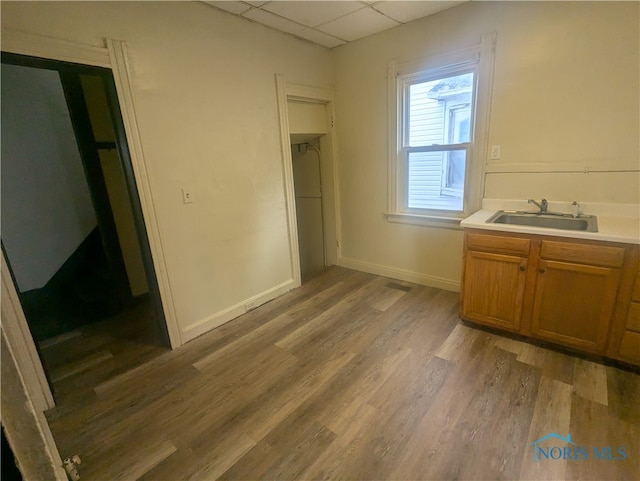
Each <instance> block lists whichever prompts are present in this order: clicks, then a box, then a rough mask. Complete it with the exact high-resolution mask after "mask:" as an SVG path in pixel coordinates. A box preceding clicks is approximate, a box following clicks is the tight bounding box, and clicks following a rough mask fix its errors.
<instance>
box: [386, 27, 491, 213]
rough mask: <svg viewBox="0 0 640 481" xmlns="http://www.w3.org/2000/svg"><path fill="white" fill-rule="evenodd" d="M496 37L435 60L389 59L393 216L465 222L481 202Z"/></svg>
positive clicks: (390, 209) (390, 190) (391, 198)
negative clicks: (406, 62)
mask: <svg viewBox="0 0 640 481" xmlns="http://www.w3.org/2000/svg"><path fill="white" fill-rule="evenodd" d="M494 38H495V37H494V35H488V36H485V37H483V42H482V44H481V45H478V46H476V47H474V48H471V49H468V50H464V51H459V52H454V53H452V54H448V55H443V56H439V57H437V58H431V59H426V60H422V61H419V62H415V63H408V64H402V65H399V66H398V65H396V64H395V63H392V64H391V66H390V67H391V68H390V76H389V77H390V79H391V84H390V96H391V100H392V102H394V103H395V108H393V109H391V110H392V114H395V115H392V116H391V118H390V136H391V140H394V139H395V141H396V142H395V145H393V147H392V148H391V149H390V153H389V155H390V159H389V164H390V168H389V182H390V185H389V192H390V199H389V204H390V206H389V207H390V208H389V214H388V216H387V217H388V218H389V219H390V220H399V218H403V219H405V220H406V219H407V218H410V219H413V220H415V219H416V218H418V217H424V218H431V219H435V220H445V221H454V222H455V221H456V220H457V221H458V222H459V220H460V219H461V218H463V217H465V216H466V215H467V214H469V213H471V212H472V211H473V210H476V209H477V208H479V207H480V200H481V199H480V193H481V185H480V184H481V182H482V175H481V174H482V165H483V163H484V156H482V155H480V153H482V152H484V151H485V150H486V135H485V130H486V122H485V121H484V118H485V116H486V111H487V110H488V104H489V101H488V100H489V99H488V93H489V92H490V78H491V77H492V71H493V68H492V65H493V40H494ZM483 57H486V58H483ZM403 215H404V217H403Z"/></svg>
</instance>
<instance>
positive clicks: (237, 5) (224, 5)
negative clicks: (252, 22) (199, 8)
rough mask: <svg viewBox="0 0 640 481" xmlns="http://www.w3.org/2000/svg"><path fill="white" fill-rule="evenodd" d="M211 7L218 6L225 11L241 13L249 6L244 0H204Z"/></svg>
mask: <svg viewBox="0 0 640 481" xmlns="http://www.w3.org/2000/svg"><path fill="white" fill-rule="evenodd" d="M204 3H206V4H208V5H211V6H213V7H217V8H220V9H221V10H224V11H225V12H230V13H235V14H236V15H240V14H243V13H244V12H246V11H247V10H249V9H250V8H251V7H250V6H249V5H247V4H246V3H245V2H204Z"/></svg>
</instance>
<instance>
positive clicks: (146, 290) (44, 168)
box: [1, 52, 169, 403]
mask: <svg viewBox="0 0 640 481" xmlns="http://www.w3.org/2000/svg"><path fill="white" fill-rule="evenodd" d="M1 90H2V104H1V105H2V119H3V122H2V186H1V192H2V247H3V255H5V257H6V260H7V264H8V266H9V267H10V269H11V274H12V278H13V280H14V284H15V285H16V290H17V292H18V294H19V298H20V303H21V305H22V308H23V311H24V313H25V317H26V319H27V322H28V324H29V329H30V331H31V334H32V336H33V338H34V341H35V344H36V347H37V348H38V352H39V354H40V357H41V360H42V363H43V366H44V368H45V372H46V374H47V377H48V379H49V381H50V384H51V385H52V391H53V394H54V397H55V398H56V401H57V402H58V403H59V402H60V401H61V399H66V398H67V397H75V396H77V395H78V393H79V392H81V391H83V390H84V389H87V388H90V387H91V386H93V385H96V384H99V383H100V382H102V381H105V380H107V379H108V378H110V377H112V376H114V375H116V374H119V373H121V372H123V371H125V370H127V369H129V368H131V367H133V366H135V365H137V364H138V363H140V362H143V361H144V360H146V359H149V358H150V357H151V356H155V355H157V354H159V353H160V352H163V351H164V350H165V348H166V347H168V346H169V341H168V334H167V327H166V322H165V319H164V314H163V311H162V306H161V303H160V296H159V290H158V286H157V281H156V278H155V272H154V269H153V264H152V260H151V255H150V249H149V244H148V239H147V237H146V228H145V226H144V220H143V218H142V212H141V208H140V204H139V198H138V196H137V190H136V186H135V180H134V178H133V172H132V167H131V163H130V159H129V154H128V150H127V145H126V138H125V136H124V127H123V124H122V118H121V116H120V111H119V108H118V102H117V97H116V93H115V85H114V82H113V76H112V73H111V71H110V70H109V69H104V68H98V67H90V66H84V65H77V64H69V63H65V62H58V61H52V60H45V59H38V58H33V57H25V56H20V55H14V54H6V53H4V52H3V54H2V85H1Z"/></svg>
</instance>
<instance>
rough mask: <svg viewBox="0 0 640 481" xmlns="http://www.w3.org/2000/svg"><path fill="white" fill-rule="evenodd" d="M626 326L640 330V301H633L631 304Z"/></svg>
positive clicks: (633, 329)
mask: <svg viewBox="0 0 640 481" xmlns="http://www.w3.org/2000/svg"><path fill="white" fill-rule="evenodd" d="M626 327H627V329H630V330H632V331H637V332H640V302H632V303H631V304H630V305H629V314H628V315H627V324H626Z"/></svg>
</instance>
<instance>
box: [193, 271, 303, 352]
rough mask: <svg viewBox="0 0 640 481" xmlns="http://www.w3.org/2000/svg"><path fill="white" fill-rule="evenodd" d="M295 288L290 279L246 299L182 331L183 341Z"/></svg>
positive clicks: (293, 282)
mask: <svg viewBox="0 0 640 481" xmlns="http://www.w3.org/2000/svg"><path fill="white" fill-rule="evenodd" d="M295 287H297V286H296V283H295V281H294V280H293V279H289V280H288V281H285V282H283V283H282V284H279V285H277V286H275V287H272V288H271V289H267V290H266V291H264V292H261V293H260V294H257V295H255V296H253V297H250V298H249V299H245V300H244V301H242V302H239V303H237V304H235V305H233V306H231V307H228V308H226V309H224V310H222V311H219V312H216V313H215V314H212V315H211V316H208V317H206V318H204V319H201V320H199V321H196V322H194V323H193V324H190V325H188V326H187V327H184V328H183V329H182V340H183V341H184V342H189V341H190V340H192V339H195V338H196V337H198V336H200V335H202V334H204V333H205V332H208V331H210V330H211V329H215V328H216V327H218V326H221V325H222V324H224V323H226V322H229V321H231V320H232V319H235V318H236V317H238V316H241V315H242V314H244V313H245V312H247V311H250V310H252V309H255V308H256V307H258V306H261V305H262V304H264V303H265V302H269V301H270V300H272V299H275V298H276V297H279V296H281V295H282V294H285V293H287V292H289V291H290V290H291V289H294V288H295Z"/></svg>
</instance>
